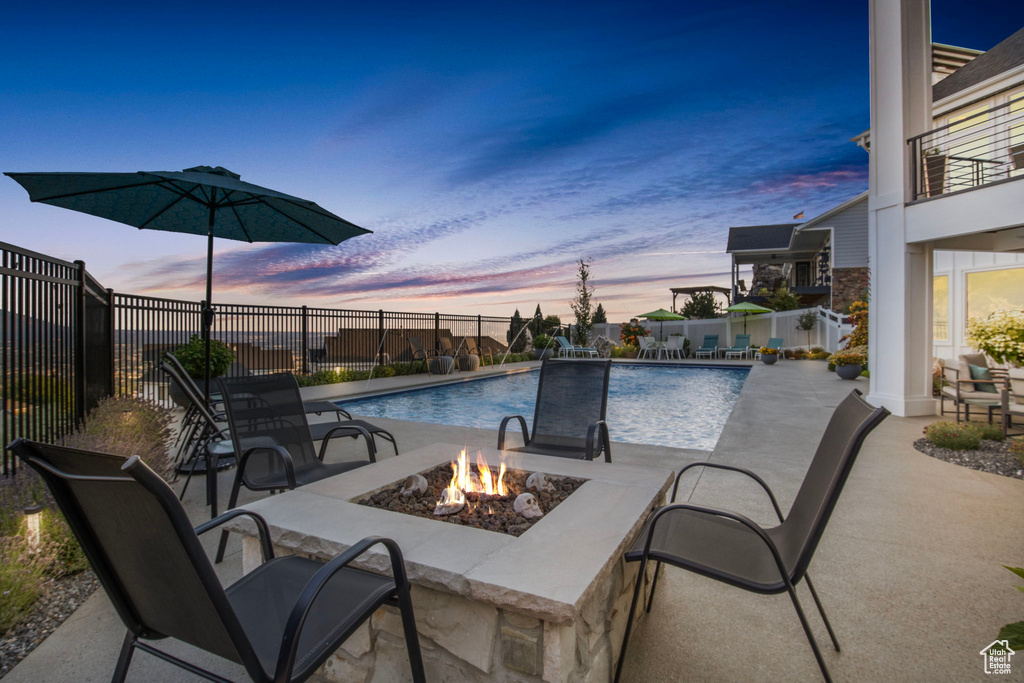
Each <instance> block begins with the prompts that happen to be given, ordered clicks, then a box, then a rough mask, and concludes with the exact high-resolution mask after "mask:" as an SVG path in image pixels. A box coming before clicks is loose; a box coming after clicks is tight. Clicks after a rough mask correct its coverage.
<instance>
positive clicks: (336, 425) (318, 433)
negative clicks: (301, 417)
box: [309, 420, 398, 455]
mask: <svg viewBox="0 0 1024 683" xmlns="http://www.w3.org/2000/svg"><path fill="white" fill-rule="evenodd" d="M345 427H350V429H345ZM360 429H365V430H366V431H367V432H369V434H370V437H371V438H372V439H373V441H374V447H376V442H377V437H378V436H379V437H381V438H382V439H385V440H386V441H390V442H391V445H392V446H394V447H395V455H398V443H397V442H396V441H395V435H394V434H392V433H391V432H389V431H388V430H386V429H384V428H383V427H378V426H377V425H375V424H373V423H372V422H367V421H366V420H339V421H337V422H314V423H313V424H311V425H309V434H310V436H311V437H312V439H313V441H321V440H323V439H324V438H325V437H327V436H328V435H330V437H331V438H332V439H333V438H335V437H343V436H354V437H358V436H362V435H363V433H362V432H361V431H360Z"/></svg>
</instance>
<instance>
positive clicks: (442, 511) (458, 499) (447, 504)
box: [434, 489, 466, 517]
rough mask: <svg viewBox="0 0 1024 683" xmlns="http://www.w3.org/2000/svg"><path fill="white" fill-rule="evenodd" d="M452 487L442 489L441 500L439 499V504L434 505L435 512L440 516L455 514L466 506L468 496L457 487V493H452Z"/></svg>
mask: <svg viewBox="0 0 1024 683" xmlns="http://www.w3.org/2000/svg"><path fill="white" fill-rule="evenodd" d="M451 491H452V489H445V490H443V491H441V500H439V501H437V505H436V506H434V514H435V515H436V516H438V517H444V516H445V515H454V514H455V513H456V512H458V511H459V510H461V509H462V508H464V507H466V497H465V496H464V495H462V491H459V490H457V489H456V491H455V494H454V495H453V494H452V493H451Z"/></svg>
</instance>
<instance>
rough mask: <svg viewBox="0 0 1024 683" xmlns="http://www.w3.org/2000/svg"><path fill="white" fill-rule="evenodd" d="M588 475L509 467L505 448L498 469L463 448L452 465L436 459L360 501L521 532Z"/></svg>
mask: <svg viewBox="0 0 1024 683" xmlns="http://www.w3.org/2000/svg"><path fill="white" fill-rule="evenodd" d="M513 462H514V461H513ZM474 463H475V464H474ZM586 481H587V480H586V479H580V478H578V477H565V476H557V475H552V474H547V473H545V472H529V471H526V470H523V469H509V468H508V467H507V463H506V456H505V454H504V453H503V454H502V457H501V462H500V464H499V466H498V469H497V472H495V471H494V470H492V469H491V467H490V466H489V465H488V464H487V458H486V457H484V454H483V452H482V451H477V452H476V456H475V457H474V458H470V457H469V456H467V454H466V450H465V449H462V450H461V451H460V453H459V456H458V457H457V458H455V459H453V460H452V462H451V464H450V465H438V466H436V467H432V468H430V469H429V470H425V471H423V472H420V473H418V474H413V475H410V476H408V477H406V478H405V479H404V480H402V481H397V482H392V483H391V484H390V485H389V486H387V487H385V488H383V489H381V490H379V491H376V492H373V493H370V494H367V495H366V496H365V497H363V498H361V499H359V501H358V502H359V504H360V505H368V506H370V507H375V508H381V509H384V510H391V511H393V512H401V513H403V514H406V515H415V516H417V517H426V518H427V519H437V520H441V521H445V522H449V523H451V524H461V525H465V526H471V527H476V528H477V529H485V530H487V531H497V532H501V533H505V534H510V535H512V536H521V535H522V534H523V533H525V532H526V531H527V530H528V529H529V528H530V527H532V526H533V525H534V524H535V523H537V522H538V521H540V519H541V518H542V517H543V516H544V515H546V514H547V513H549V512H551V511H552V510H554V509H555V508H556V507H557V506H558V504H559V503H561V502H562V501H564V500H565V499H566V498H568V497H569V496H570V495H572V493H573V491H575V490H576V489H578V488H579V487H580V486H582V485H583V484H584V483H585V482H586Z"/></svg>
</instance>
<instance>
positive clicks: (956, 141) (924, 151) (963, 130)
mask: <svg viewBox="0 0 1024 683" xmlns="http://www.w3.org/2000/svg"><path fill="white" fill-rule="evenodd" d="M907 143H908V144H910V145H911V147H912V159H913V164H914V166H913V183H914V199H927V198H930V197H938V196H941V195H945V194H951V193H954V192H962V191H964V190H970V189H973V188H976V187H981V186H983V185H989V184H991V183H995V182H1000V181H1004V180H1010V179H1012V178H1015V177H1021V176H1024V95H1021V96H1018V97H1017V98H1015V99H1012V100H1010V101H1009V102H1006V103H1004V104H1001V105H998V106H995V107H992V108H990V109H985V110H984V111H979V112H975V113H973V114H971V115H969V116H963V117H958V118H955V119H954V120H953V121H951V122H950V123H947V124H946V125H944V126H942V127H940V128H936V129H934V130H931V131H928V132H927V133H922V134H921V135H918V136H915V137H912V138H910V140H908V141H907Z"/></svg>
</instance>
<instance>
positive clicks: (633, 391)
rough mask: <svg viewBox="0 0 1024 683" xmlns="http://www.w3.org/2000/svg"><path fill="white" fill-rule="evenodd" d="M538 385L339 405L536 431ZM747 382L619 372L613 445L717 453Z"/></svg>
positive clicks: (729, 374) (719, 371)
mask: <svg viewBox="0 0 1024 683" xmlns="http://www.w3.org/2000/svg"><path fill="white" fill-rule="evenodd" d="M539 377H540V373H539V372H522V373H517V374H513V375H502V376H499V377H489V378H487V379H481V380H475V381H472V382H460V383H457V384H448V385H443V386H436V387H426V388H423V389H416V390H413V391H406V392H402V393H397V394H390V395H387V396H380V397H376V398H365V399H355V400H350V401H338V403H339V404H341V405H343V406H344V407H345V409H346V410H348V411H349V412H351V413H352V414H353V415H362V416H366V417H387V418H393V419H396V420H412V421H415V422H432V423H434V424H446V425H457V426H460V427H480V428H483V429H497V428H498V425H499V424H500V423H501V419H502V418H503V417H505V416H506V415H522V416H523V417H525V418H526V421H527V424H529V425H530V427H531V428H532V426H533V408H534V403H535V401H536V398H537V380H538V379H539ZM746 378H747V370H746V369H745V368H703V367H701V368H698V367H684V366H678V365H677V366H665V365H661V366H652V365H631V364H630V365H627V364H622V365H620V364H613V365H612V372H611V380H610V382H609V387H608V429H609V431H610V433H611V437H612V440H613V441H627V442H630V443H643V444H651V445H655V446H672V447H675V448H696V449H701V450H711V449H713V448H714V447H715V444H716V443H717V442H718V437H719V434H721V432H722V427H723V426H724V425H725V421H726V420H727V419H728V418H729V413H730V412H732V408H733V405H734V404H735V403H736V397H737V396H739V393H740V389H741V388H742V387H743V382H744V381H745V380H746ZM514 426H515V425H514V423H513V424H512V425H510V427H514Z"/></svg>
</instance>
